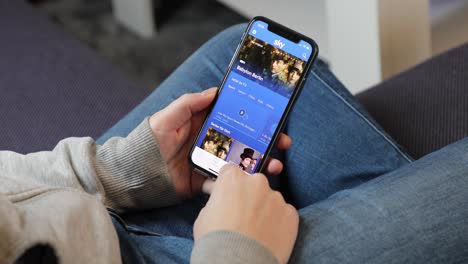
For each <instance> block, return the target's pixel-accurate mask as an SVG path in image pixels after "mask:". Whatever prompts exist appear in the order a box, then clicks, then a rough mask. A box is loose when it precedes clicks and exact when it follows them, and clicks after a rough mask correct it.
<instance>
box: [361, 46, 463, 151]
mask: <svg viewBox="0 0 468 264" xmlns="http://www.w3.org/2000/svg"><path fill="white" fill-rule="evenodd" d="M358 99H359V101H360V102H361V103H362V104H363V105H364V107H365V108H366V109H367V110H368V111H369V112H370V114H371V115H372V116H373V117H374V118H375V119H376V121H377V122H378V123H379V124H380V125H381V126H382V127H383V128H384V129H385V130H386V131H387V132H388V133H389V134H390V135H391V136H392V137H393V138H394V139H395V140H396V141H397V142H398V143H399V144H401V145H402V146H403V147H404V148H406V150H407V151H408V152H409V153H410V154H411V155H412V156H413V157H414V158H416V159H417V158H420V157H421V156H423V155H425V154H428V153H430V152H433V151H435V150H438V149H440V148H442V147H444V146H446V145H448V144H450V143H453V142H455V141H457V140H459V139H462V138H464V137H466V136H468V44H465V45H463V46H461V47H458V48H456V49H453V50H450V51H448V52H446V53H444V54H442V55H440V56H436V57H434V58H432V59H430V60H429V61H427V62H425V63H423V64H421V65H419V66H416V67H415V68H413V69H411V70H408V71H405V72H404V73H402V74H400V75H398V76H396V77H394V78H391V79H389V80H387V81H384V82H383V83H381V84H379V85H377V86H376V87H373V88H371V89H369V90H367V91H365V92H363V93H361V94H359V95H358Z"/></svg>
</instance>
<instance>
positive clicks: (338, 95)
mask: <svg viewBox="0 0 468 264" xmlns="http://www.w3.org/2000/svg"><path fill="white" fill-rule="evenodd" d="M312 74H313V75H314V76H315V77H316V78H317V79H318V80H319V81H320V82H321V83H323V84H324V85H325V87H327V89H328V90H329V91H331V92H332V94H333V95H335V96H336V97H338V98H339V99H340V100H341V101H342V102H343V103H344V104H345V105H346V106H347V107H348V108H350V109H351V110H352V111H353V112H354V113H355V114H357V115H358V116H359V117H360V118H361V119H362V120H364V121H365V122H366V123H367V125H369V126H370V127H371V128H372V129H373V130H374V131H375V132H377V133H378V134H379V135H380V136H381V137H382V138H383V139H384V140H385V141H387V142H388V143H390V145H391V146H392V147H393V148H394V149H395V150H396V151H397V153H398V154H400V156H402V157H403V158H404V159H406V161H408V162H410V163H411V162H412V159H411V158H410V157H408V156H407V155H406V154H405V153H404V152H403V151H401V149H400V148H399V147H398V146H397V145H396V144H395V143H394V142H393V141H392V140H391V139H389V138H388V137H387V136H386V135H385V134H384V133H383V132H382V131H380V129H378V128H377V127H376V126H375V125H374V124H372V122H371V121H369V120H368V119H367V118H366V117H365V116H364V115H363V114H362V113H361V112H359V111H358V110H357V109H356V108H355V107H354V106H352V105H351V104H350V103H349V102H348V101H346V100H345V99H344V98H343V97H342V96H341V95H340V94H338V93H337V92H336V91H335V90H333V89H332V88H331V87H330V85H329V84H328V83H327V82H325V81H324V80H323V79H322V78H321V77H320V76H318V74H317V73H315V72H314V71H312Z"/></svg>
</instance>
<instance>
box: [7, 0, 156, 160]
mask: <svg viewBox="0 0 468 264" xmlns="http://www.w3.org/2000/svg"><path fill="white" fill-rule="evenodd" d="M0 34H1V35H0V113H1V116H0V121H1V125H0V150H13V151H17V152H22V153H27V152H33V151H39V150H46V149H51V148H52V147H53V146H55V145H56V144H57V142H58V141H59V140H60V139H63V138H66V137H70V136H92V137H98V136H99V135H100V134H101V133H102V132H103V131H105V130H106V129H107V128H109V127H110V126H112V124H114V123H115V122H116V121H117V120H119V119H120V118H122V117H123V116H124V115H125V114H126V113H127V112H128V111H130V110H131V109H132V108H133V107H134V106H136V105H137V104H138V102H140V101H141V100H142V99H143V98H144V97H145V96H146V95H147V92H145V91H144V89H141V88H139V87H138V85H137V84H136V83H135V82H132V81H130V80H128V78H127V77H126V76H124V74H123V73H122V72H120V71H118V70H116V69H115V68H114V67H113V66H112V65H110V64H109V63H108V62H107V61H106V60H105V59H103V58H101V57H100V56H99V55H97V54H96V53H95V52H93V51H92V50H90V49H89V48H87V47H86V46H85V45H83V44H82V43H80V42H78V41H76V40H75V39H74V38H73V37H72V36H70V35H68V34H67V33H66V32H62V30H61V29H60V28H58V27H57V26H55V25H54V24H53V23H51V22H50V21H49V20H48V18H47V17H46V15H45V14H42V13H41V12H40V11H39V10H35V9H34V8H33V7H31V6H29V5H28V4H26V3H24V2H23V1H20V0H0Z"/></svg>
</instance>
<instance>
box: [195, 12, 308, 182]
mask: <svg viewBox="0 0 468 264" xmlns="http://www.w3.org/2000/svg"><path fill="white" fill-rule="evenodd" d="M314 47H315V46H314V45H312V44H311V43H308V42H306V41H305V40H302V39H298V40H296V41H291V40H289V39H287V38H285V37H282V36H280V35H278V34H276V33H274V32H272V31H270V29H269V25H268V23H267V22H265V21H260V20H257V21H254V22H253V23H251V24H250V27H249V28H248V30H247V31H246V35H245V37H244V38H243V41H242V43H241V44H240V47H239V48H238V52H237V55H236V56H235V58H234V59H233V62H232V64H231V67H230V71H229V72H228V74H227V76H226V77H225V80H224V82H223V85H222V86H221V87H220V88H221V89H220V92H219V94H218V99H217V101H216V103H215V105H214V106H213V109H212V111H211V112H210V115H209V116H208V118H207V120H206V121H205V124H204V126H203V128H202V129H201V132H200V134H199V136H198V139H197V142H196V145H195V147H194V149H193V150H192V152H191V159H192V162H193V163H194V164H195V165H197V166H199V167H200V168H202V169H204V170H206V171H208V172H211V173H213V174H215V175H218V172H219V170H220V169H221V167H222V166H223V165H225V164H227V163H233V164H235V165H237V166H239V167H240V168H241V169H242V170H244V171H245V172H248V173H254V172H256V171H257V169H258V167H259V166H260V164H261V163H262V161H263V159H264V158H265V156H266V155H265V154H267V150H268V148H269V145H270V143H271V142H272V140H273V139H274V137H275V134H276V133H278V131H277V129H278V126H279V125H280V122H281V120H282V117H283V115H284V113H285V111H286V109H287V107H288V104H289V101H290V99H291V97H292V96H293V95H294V92H295V89H296V88H297V87H298V84H299V82H300V80H301V77H302V75H303V74H304V73H305V70H306V66H308V64H307V63H308V61H309V59H310V57H311V56H313V55H314V50H313V48H314Z"/></svg>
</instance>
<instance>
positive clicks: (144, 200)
mask: <svg viewBox="0 0 468 264" xmlns="http://www.w3.org/2000/svg"><path fill="white" fill-rule="evenodd" d="M96 171H97V173H98V176H99V178H100V179H101V181H102V184H103V186H104V190H105V196H106V205H107V206H110V207H111V208H113V209H115V210H118V211H123V210H128V209H148V208H156V207H163V206H168V205H172V204H175V203H177V202H178V201H179V199H178V198H177V196H176V193H175V190H174V187H173V185H172V182H171V180H170V177H169V174H168V170H167V167H166V164H165V163H164V160H163V158H162V155H161V153H160V151H159V146H158V144H157V143H156V140H155V138H154V136H153V134H152V131H151V128H150V126H149V121H148V118H145V120H144V121H143V122H142V123H141V124H140V125H139V126H138V127H137V128H135V130H133V131H132V132H131V133H130V134H129V135H128V136H127V137H126V138H111V139H109V140H108V141H107V142H106V143H105V144H104V145H102V146H98V150H97V163H96Z"/></svg>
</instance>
